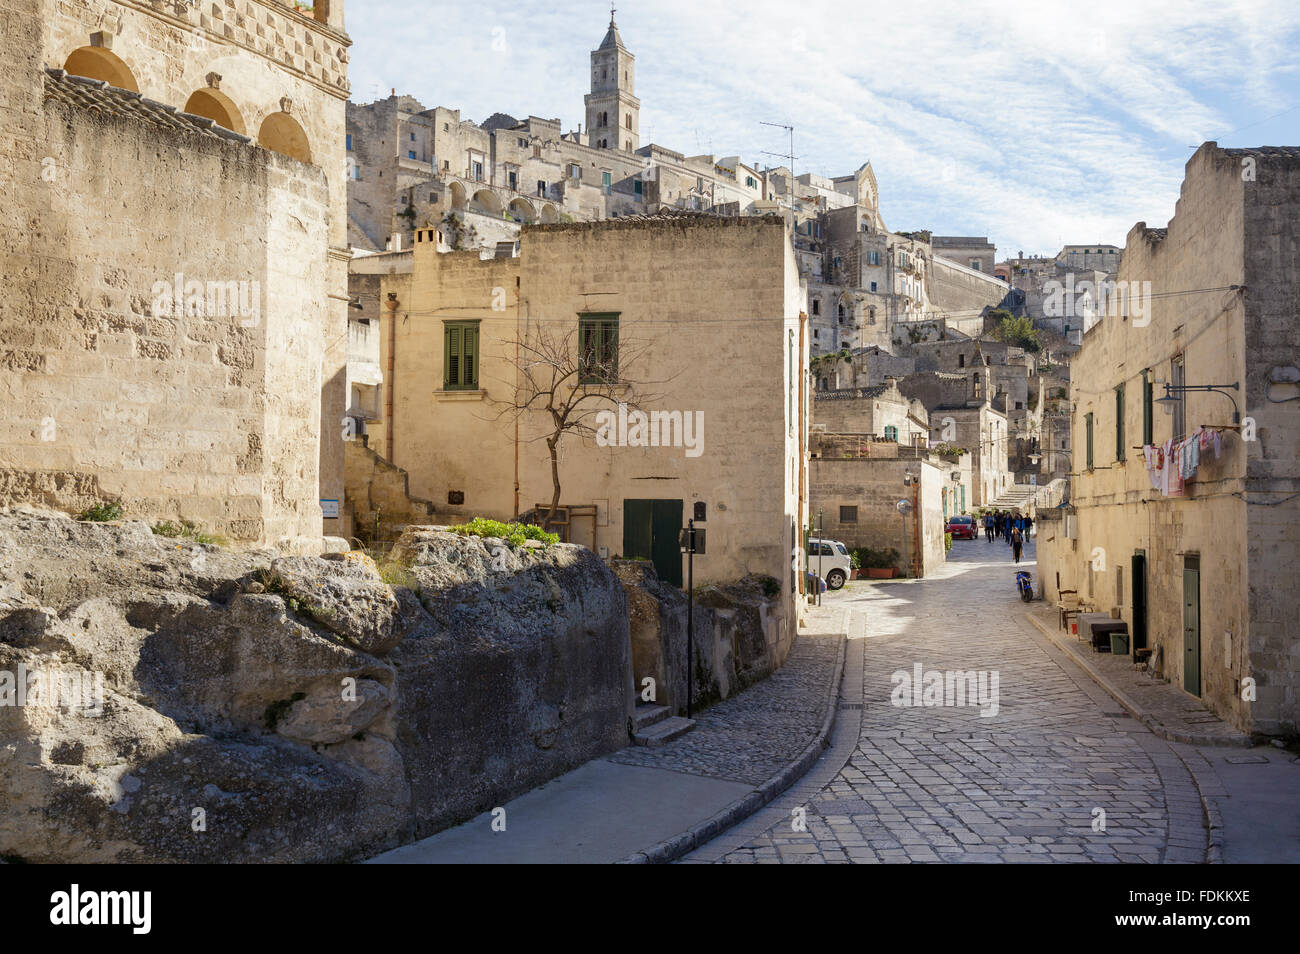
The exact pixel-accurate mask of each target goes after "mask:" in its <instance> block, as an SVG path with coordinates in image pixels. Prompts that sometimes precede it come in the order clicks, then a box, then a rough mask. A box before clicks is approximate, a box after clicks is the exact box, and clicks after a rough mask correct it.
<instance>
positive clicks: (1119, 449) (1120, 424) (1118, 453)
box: [1115, 384, 1124, 460]
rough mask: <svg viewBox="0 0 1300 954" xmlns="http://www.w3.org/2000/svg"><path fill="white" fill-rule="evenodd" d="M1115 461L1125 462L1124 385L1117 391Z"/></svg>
mask: <svg viewBox="0 0 1300 954" xmlns="http://www.w3.org/2000/svg"><path fill="white" fill-rule="evenodd" d="M1115 459H1116V460H1124V385H1122V384H1121V385H1120V386H1119V387H1117V388H1116V389H1115Z"/></svg>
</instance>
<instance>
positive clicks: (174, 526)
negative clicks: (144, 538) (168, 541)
mask: <svg viewBox="0 0 1300 954" xmlns="http://www.w3.org/2000/svg"><path fill="white" fill-rule="evenodd" d="M150 529H151V530H153V532H154V533H155V534H157V535H158V536H160V537H171V538H173V539H175V538H178V537H179V538H182V539H185V540H193V541H194V542H195V543H211V544H215V545H216V546H219V547H224V546H226V545H227V543H229V541H228V540H227V539H226V538H225V537H223V536H221V535H220V534H215V533H208V532H207V531H205V530H203V529H202V528H201V527H199V526H198V525H196V524H193V523H190V521H188V520H182V521H181V522H180V523H173V522H172V521H170V520H164V521H163V522H162V523H155V524H154V525H153V526H152V527H151V528H150Z"/></svg>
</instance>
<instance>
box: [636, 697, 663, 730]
mask: <svg viewBox="0 0 1300 954" xmlns="http://www.w3.org/2000/svg"><path fill="white" fill-rule="evenodd" d="M672 714H673V713H672V710H671V709H669V708H668V707H667V706H659V705H655V704H654V703H653V702H638V703H637V706H636V714H635V715H634V716H633V721H634V725H635V726H636V731H637V732H640V731H641V730H642V729H648V728H649V727H650V726H652V725H654V724H655V723H656V722H662V721H663V720H664V719H667V718H668V717H669V716H670V715H672Z"/></svg>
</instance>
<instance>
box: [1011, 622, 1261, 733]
mask: <svg viewBox="0 0 1300 954" xmlns="http://www.w3.org/2000/svg"><path fill="white" fill-rule="evenodd" d="M1026 615H1027V616H1028V618H1029V621H1030V622H1031V623H1033V624H1034V626H1036V627H1037V628H1038V629H1039V631H1040V632H1042V634H1043V635H1044V636H1046V637H1047V638H1048V639H1050V640H1051V641H1052V642H1053V643H1055V644H1056V645H1057V646H1058V647H1059V648H1060V649H1061V650H1062V651H1064V652H1065V653H1067V654H1068V655H1069V656H1070V657H1071V658H1072V659H1073V660H1074V661H1075V663H1077V664H1078V665H1079V666H1080V667H1082V668H1083V670H1084V671H1085V672H1086V673H1088V675H1090V676H1091V677H1092V678H1093V679H1095V680H1096V681H1097V683H1098V684H1099V685H1100V686H1101V687H1102V688H1103V689H1105V690H1106V691H1107V692H1108V693H1110V694H1111V695H1112V696H1113V697H1114V698H1115V700H1116V701H1117V702H1118V703H1119V704H1120V705H1122V706H1123V707H1124V708H1125V709H1127V710H1128V711H1129V712H1130V713H1132V715H1133V717H1134V718H1136V719H1138V720H1139V721H1140V722H1142V724H1143V725H1145V726H1146V727H1147V728H1148V729H1150V730H1151V731H1152V732H1154V733H1155V734H1156V735H1158V736H1160V737H1161V738H1163V739H1168V740H1169V741H1170V742H1186V743H1190V744H1192V745H1237V746H1249V745H1251V739H1250V736H1248V735H1246V733H1244V732H1242V731H1240V730H1238V729H1236V728H1234V727H1233V726H1232V725H1231V724H1230V723H1227V722H1224V721H1223V720H1222V719H1220V718H1219V717H1218V716H1217V715H1215V714H1214V713H1213V712H1211V711H1210V710H1209V709H1207V708H1206V707H1205V705H1204V704H1203V703H1201V702H1200V700H1198V699H1197V698H1196V697H1194V696H1192V695H1189V694H1188V693H1186V692H1183V691H1182V690H1181V689H1179V688H1178V687H1177V686H1174V685H1171V684H1170V683H1168V682H1165V681H1163V680H1160V679H1154V678H1152V677H1151V676H1150V675H1149V674H1148V673H1145V672H1142V671H1141V670H1138V669H1135V668H1134V667H1133V657H1132V656H1112V655H1111V654H1110V653H1098V652H1093V650H1092V648H1091V646H1090V645H1089V644H1088V642H1087V641H1086V640H1082V639H1079V638H1078V637H1077V636H1073V635H1071V634H1069V633H1066V632H1065V631H1064V630H1063V629H1061V628H1060V618H1059V616H1058V614H1057V612H1056V610H1055V609H1054V608H1053V607H1052V606H1050V605H1048V604H1046V603H1038V604H1035V605H1034V606H1033V607H1032V608H1030V609H1028V610H1026Z"/></svg>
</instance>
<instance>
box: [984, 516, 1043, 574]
mask: <svg viewBox="0 0 1300 954" xmlns="http://www.w3.org/2000/svg"><path fill="white" fill-rule="evenodd" d="M1033 526H1034V520H1033V518H1032V517H1028V516H1025V515H1023V514H1020V513H1014V512H1012V511H1009V510H992V511H990V512H988V513H986V514H984V538H985V539H986V540H988V542H989V543H992V542H993V538H994V537H995V536H998V537H1002V538H1003V539H1005V540H1006V541H1007V543H1008V544H1009V545H1010V546H1011V552H1012V553H1013V554H1015V558H1016V562H1017V563H1019V562H1020V554H1021V553H1022V552H1023V550H1024V547H1025V538H1026V537H1028V536H1029V531H1030V530H1031V529H1032V528H1033Z"/></svg>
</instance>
